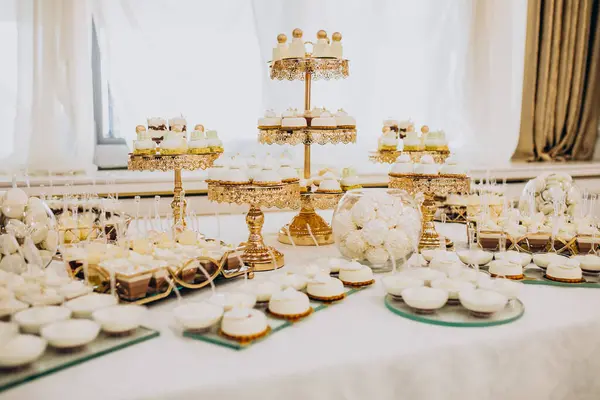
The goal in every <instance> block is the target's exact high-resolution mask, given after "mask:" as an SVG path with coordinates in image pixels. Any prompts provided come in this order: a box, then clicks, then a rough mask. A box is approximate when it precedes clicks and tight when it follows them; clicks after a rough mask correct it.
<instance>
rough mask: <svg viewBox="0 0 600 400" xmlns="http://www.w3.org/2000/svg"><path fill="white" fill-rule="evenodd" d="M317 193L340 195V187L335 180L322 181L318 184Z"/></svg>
mask: <svg viewBox="0 0 600 400" xmlns="http://www.w3.org/2000/svg"><path fill="white" fill-rule="evenodd" d="M317 192H320V193H341V192H342V187H341V185H340V182H339V181H338V180H337V179H335V178H331V179H323V180H322V181H321V182H320V183H319V188H318V189H317Z"/></svg>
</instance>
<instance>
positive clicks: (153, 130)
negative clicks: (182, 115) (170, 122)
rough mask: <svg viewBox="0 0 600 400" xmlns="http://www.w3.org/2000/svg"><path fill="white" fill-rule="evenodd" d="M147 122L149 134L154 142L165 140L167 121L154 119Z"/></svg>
mask: <svg viewBox="0 0 600 400" xmlns="http://www.w3.org/2000/svg"><path fill="white" fill-rule="evenodd" d="M146 122H147V123H148V134H149V135H150V137H152V140H154V141H155V142H160V141H161V140H163V138H164V136H165V134H166V133H167V121H165V119H164V118H158V117H153V118H148V119H146Z"/></svg>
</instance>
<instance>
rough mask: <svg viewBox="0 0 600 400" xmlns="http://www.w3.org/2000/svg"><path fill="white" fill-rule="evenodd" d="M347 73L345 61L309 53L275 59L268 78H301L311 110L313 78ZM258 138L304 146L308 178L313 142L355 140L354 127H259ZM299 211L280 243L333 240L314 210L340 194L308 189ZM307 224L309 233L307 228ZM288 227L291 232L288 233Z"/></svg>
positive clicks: (311, 243)
mask: <svg viewBox="0 0 600 400" xmlns="http://www.w3.org/2000/svg"><path fill="white" fill-rule="evenodd" d="M348 75H349V68H348V60H341V59H336V58H314V57H312V55H311V54H310V53H307V54H306V58H297V59H284V60H277V61H275V62H273V63H272V65H271V79H277V80H280V81H282V80H288V81H294V80H299V81H304V110H305V111H310V108H311V105H310V99H311V84H312V81H313V80H321V79H324V80H330V79H342V78H346V77H348ZM258 140H259V142H260V143H263V144H289V145H299V144H303V145H304V178H305V179H309V178H310V176H311V171H310V148H311V145H313V144H320V145H325V144H338V143H345V144H348V143H354V142H356V127H339V128H336V129H315V128H307V129H298V130H285V129H265V130H263V129H260V130H259V135H258ZM301 197H302V201H301V202H300V212H299V214H298V215H296V216H295V217H294V218H293V219H292V221H291V222H290V223H289V224H287V225H286V226H284V227H283V228H282V229H281V230H280V232H279V235H278V239H279V241H280V242H282V243H286V244H291V242H290V239H289V237H290V236H291V237H292V239H293V240H294V243H295V244H297V245H299V246H314V245H315V242H314V240H313V239H312V236H311V233H312V235H313V236H314V238H315V239H316V241H317V242H318V244H319V245H322V244H331V243H333V232H332V229H331V226H330V225H329V224H328V223H327V222H326V221H325V219H323V218H322V217H321V216H319V215H318V214H317V213H316V212H315V210H317V209H329V208H334V207H335V206H336V205H337V203H338V202H339V200H340V199H341V197H342V195H341V194H331V193H319V192H312V191H311V189H310V188H309V189H308V190H307V191H306V192H304V193H302V195H301ZM308 226H310V232H309V229H308ZM288 229H289V233H290V235H288Z"/></svg>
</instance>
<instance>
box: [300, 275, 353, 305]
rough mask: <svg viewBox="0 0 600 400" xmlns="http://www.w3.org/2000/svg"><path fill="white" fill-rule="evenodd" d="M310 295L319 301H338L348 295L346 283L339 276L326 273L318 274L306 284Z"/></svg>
mask: <svg viewBox="0 0 600 400" xmlns="http://www.w3.org/2000/svg"><path fill="white" fill-rule="evenodd" d="M306 292H307V293H308V297H310V298H311V299H314V300H319V301H336V300H341V299H343V298H344V297H345V296H346V291H345V290H344V284H343V283H342V281H341V280H339V279H337V278H332V277H331V276H329V275H326V274H318V275H316V276H315V277H313V278H312V280H310V281H309V282H308V285H307V286H306Z"/></svg>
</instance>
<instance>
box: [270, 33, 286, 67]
mask: <svg viewBox="0 0 600 400" xmlns="http://www.w3.org/2000/svg"><path fill="white" fill-rule="evenodd" d="M288 50H289V49H288V44H287V36H286V35H285V34H283V33H280V34H279V35H277V47H275V48H273V62H275V61H277V60H281V59H282V58H288Z"/></svg>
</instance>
